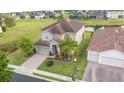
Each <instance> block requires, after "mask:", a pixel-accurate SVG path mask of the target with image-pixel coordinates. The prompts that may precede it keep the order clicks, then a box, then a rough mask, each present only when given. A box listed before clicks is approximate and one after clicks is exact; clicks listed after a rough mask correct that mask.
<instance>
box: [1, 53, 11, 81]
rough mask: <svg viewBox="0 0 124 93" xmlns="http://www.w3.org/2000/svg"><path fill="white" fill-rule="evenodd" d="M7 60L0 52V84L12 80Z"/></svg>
mask: <svg viewBox="0 0 124 93" xmlns="http://www.w3.org/2000/svg"><path fill="white" fill-rule="evenodd" d="M8 63H9V60H7V58H6V56H5V54H4V53H3V52H1V51H0V82H8V81H10V80H11V79H12V74H13V73H12V72H11V71H10V70H9V69H8Z"/></svg>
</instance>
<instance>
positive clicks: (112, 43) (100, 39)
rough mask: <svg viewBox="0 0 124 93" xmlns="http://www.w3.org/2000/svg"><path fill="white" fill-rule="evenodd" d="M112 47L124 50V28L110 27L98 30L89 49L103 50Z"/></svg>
mask: <svg viewBox="0 0 124 93" xmlns="http://www.w3.org/2000/svg"><path fill="white" fill-rule="evenodd" d="M111 49H117V50H119V51H121V52H124V28H122V27H109V28H105V29H100V30H97V31H96V32H95V33H94V34H93V37H92V39H91V41H90V44H89V46H88V50H93V51H98V52H101V51H107V50H111Z"/></svg>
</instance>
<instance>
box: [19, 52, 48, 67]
mask: <svg viewBox="0 0 124 93" xmlns="http://www.w3.org/2000/svg"><path fill="white" fill-rule="evenodd" d="M47 57H48V55H43V54H42V55H41V54H35V55H33V56H32V57H30V58H29V59H28V60H27V61H26V62H25V63H24V64H22V65H21V66H22V67H26V68H30V69H36V68H37V67H38V66H39V65H40V64H41V63H42V62H43V61H44V60H45V59H46V58H47Z"/></svg>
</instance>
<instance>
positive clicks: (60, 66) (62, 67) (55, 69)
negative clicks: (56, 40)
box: [38, 32, 91, 79]
mask: <svg viewBox="0 0 124 93" xmlns="http://www.w3.org/2000/svg"><path fill="white" fill-rule="evenodd" d="M90 36H91V33H88V32H85V35H84V38H85V39H84V41H83V42H82V43H81V45H80V51H81V55H80V57H79V58H78V61H77V68H78V69H79V70H78V71H77V73H76V74H77V78H78V79H82V78H83V73H84V71H85V67H86V65H87V61H86V58H87V57H86V56H87V52H86V49H87V45H88V42H89V40H90ZM50 60H53V59H46V60H45V61H44V62H43V63H42V64H41V65H40V66H39V67H38V69H39V70H44V71H48V72H52V73H56V74H61V75H65V76H69V77H71V76H72V74H73V65H74V63H73V62H63V61H61V60H53V61H54V65H53V66H52V67H47V62H48V61H50Z"/></svg>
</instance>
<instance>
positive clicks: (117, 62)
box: [101, 57, 124, 68]
mask: <svg viewBox="0 0 124 93" xmlns="http://www.w3.org/2000/svg"><path fill="white" fill-rule="evenodd" d="M101 64H105V65H110V66H116V67H121V68H124V60H122V59H117V58H110V57H102V58H101Z"/></svg>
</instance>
